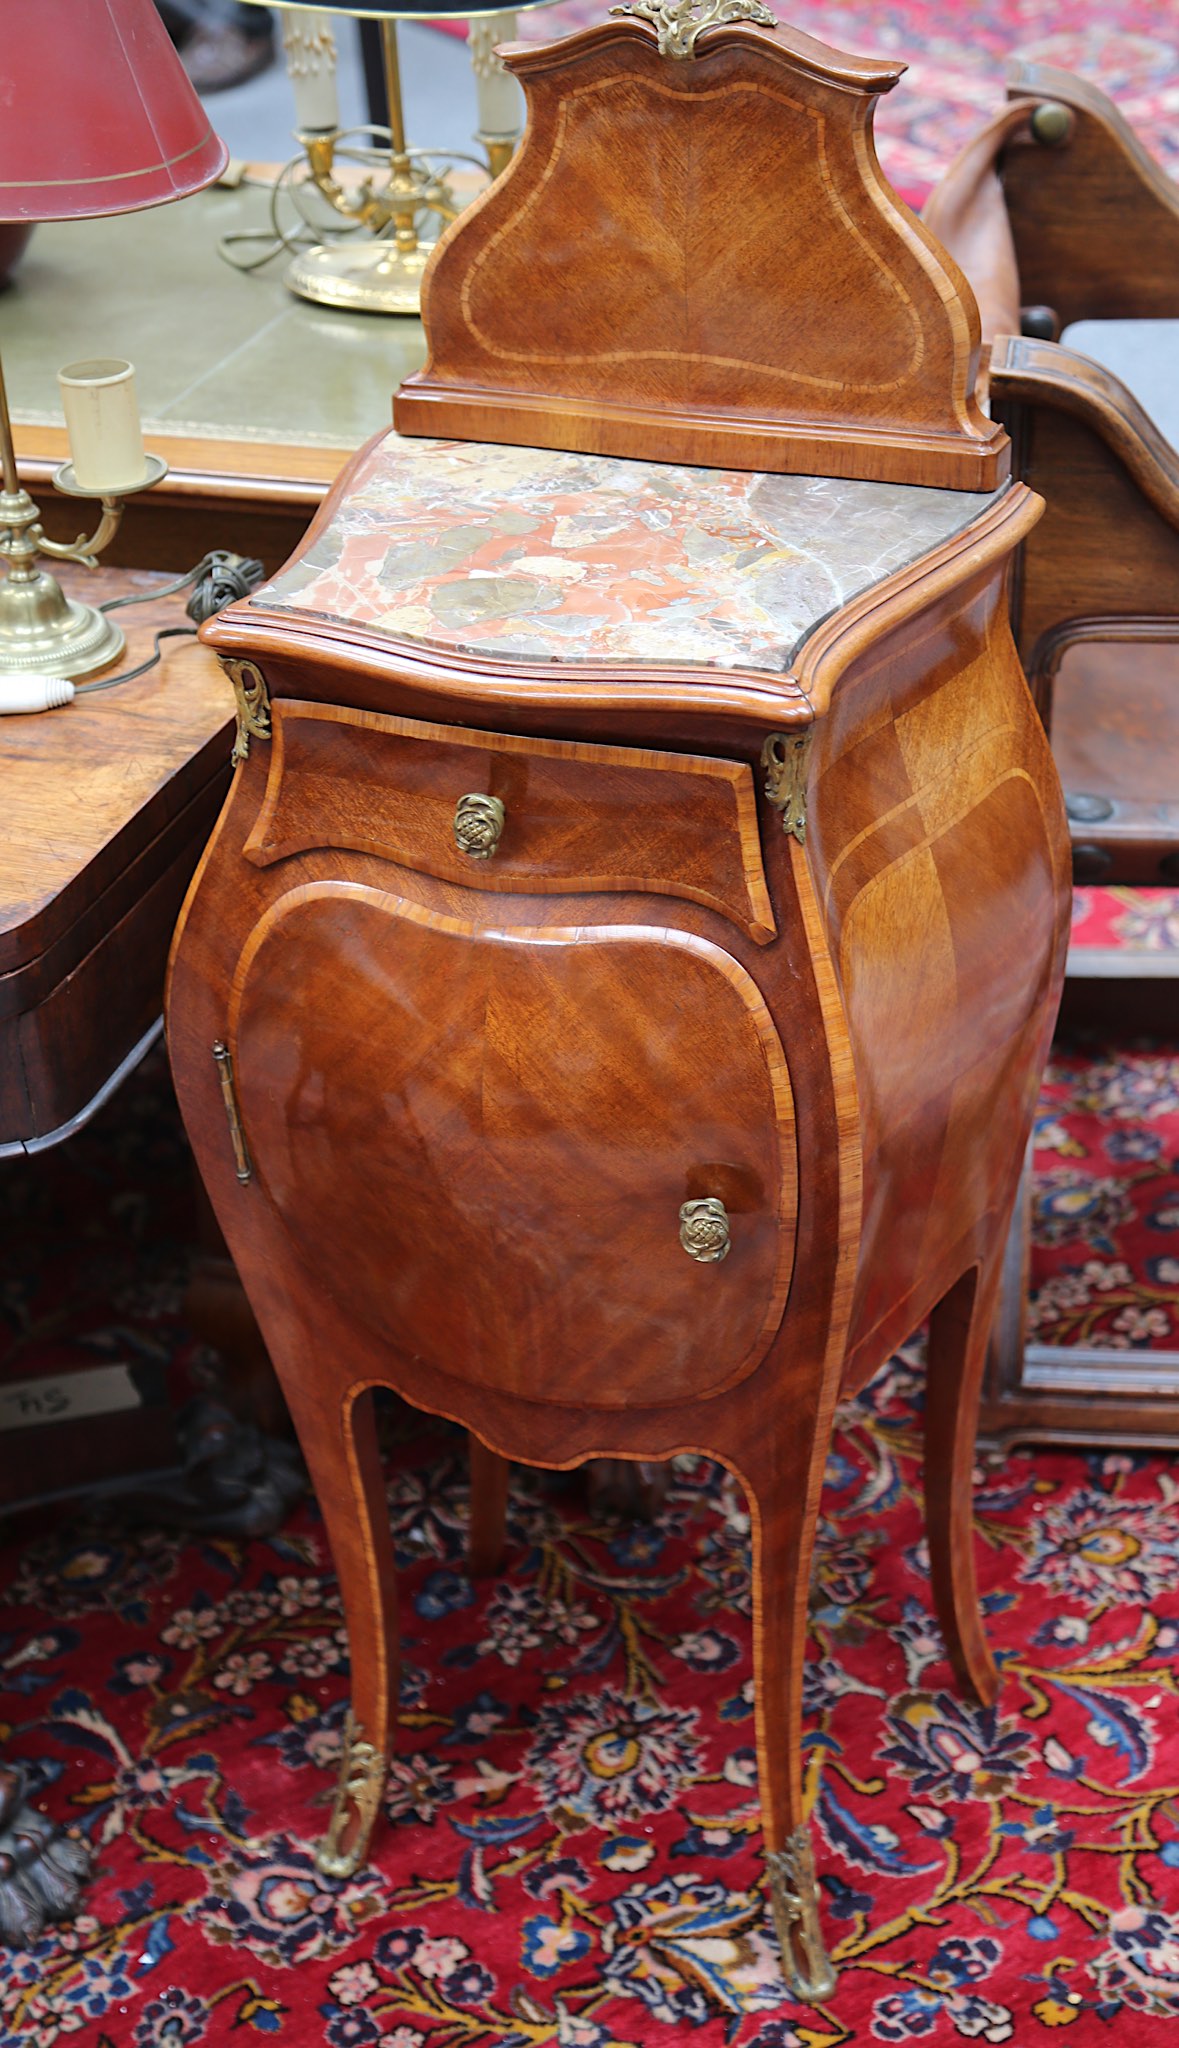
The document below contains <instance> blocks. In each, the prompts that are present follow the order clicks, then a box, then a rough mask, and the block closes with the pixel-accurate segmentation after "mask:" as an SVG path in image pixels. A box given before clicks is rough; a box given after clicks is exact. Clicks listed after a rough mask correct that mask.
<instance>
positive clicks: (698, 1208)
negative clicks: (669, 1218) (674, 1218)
mask: <svg viewBox="0 0 1179 2048" xmlns="http://www.w3.org/2000/svg"><path fill="white" fill-rule="evenodd" d="M680 1243H681V1244H682V1245H683V1247H684V1250H685V1251H686V1252H687V1254H688V1257H689V1258H690V1259H698V1260H699V1261H700V1263H701V1265H711V1264H712V1263H713V1262H714V1261H715V1260H717V1259H727V1258H728V1256H729V1248H730V1245H731V1244H732V1238H731V1236H730V1233H729V1219H728V1216H727V1215H726V1214H725V1205H724V1203H723V1202H722V1201H720V1200H719V1199H718V1197H717V1196H716V1195H704V1196H702V1197H701V1199H700V1200H699V1201H697V1202H685V1203H684V1205H683V1207H682V1208H681V1210H680Z"/></svg>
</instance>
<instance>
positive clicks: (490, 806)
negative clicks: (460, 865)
mask: <svg viewBox="0 0 1179 2048" xmlns="http://www.w3.org/2000/svg"><path fill="white" fill-rule="evenodd" d="M503 829H504V807H503V805H502V804H501V802H500V800H499V798H498V797H497V796H481V795H480V794H479V793H478V792H475V791H473V792H472V793H471V795H469V796H460V798H459V800H458V803H457V804H456V805H455V812H454V843H455V845H456V846H457V847H458V850H459V852H460V853H466V854H469V855H470V857H471V859H472V860H490V859H491V856H492V854H493V853H494V852H495V849H496V847H497V846H498V845H499V840H500V834H501V832H502V831H503Z"/></svg>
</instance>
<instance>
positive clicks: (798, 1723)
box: [749, 1430, 835, 2005]
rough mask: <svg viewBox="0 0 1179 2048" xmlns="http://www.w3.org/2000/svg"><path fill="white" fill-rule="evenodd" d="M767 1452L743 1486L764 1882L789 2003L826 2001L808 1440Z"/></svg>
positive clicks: (830, 1977) (829, 1975)
mask: <svg viewBox="0 0 1179 2048" xmlns="http://www.w3.org/2000/svg"><path fill="white" fill-rule="evenodd" d="M798 1437H799V1438H801V1439H802V1441H801V1442H798V1441H797V1440H796V1442H795V1443H794V1444H793V1445H791V1447H790V1450H789V1451H787V1450H785V1449H784V1448H783V1447H778V1450H777V1454H776V1455H775V1453H774V1451H773V1450H771V1455H770V1457H769V1458H768V1459H767V1461H766V1462H767V1469H766V1470H765V1471H764V1473H762V1474H759V1476H758V1478H757V1479H756V1480H755V1481H754V1480H751V1481H750V1482H749V1485H750V1507H751V1509H752V1511H753V1579H754V1632H753V1641H754V1673H753V1686H754V1704H755V1711H756V1716H757V1736H758V1744H757V1748H758V1780H759V1788H760V1793H761V1814H762V1831H763V1834H764V1837H765V1844H766V1873H767V1876H768V1879H769V1889H770V1902H771V1906H772V1910H773V1917H774V1927H775V1930H776V1932H777V1936H778V1942H779V1946H780V1948H781V1953H782V1974H783V1976H784V1978H785V1980H786V1982H787V1984H789V1986H790V1988H791V1990H792V1991H793V1993H794V1995H795V1997H796V1998H800V1999H803V2000H804V2001H805V2002H806V2003H807V2004H809V2005H814V2004H817V2003H819V2002H820V2001H822V2000H823V1999H826V1998H830V1996H831V1994H832V1992H833V1991H834V1989H835V1971H834V1969H833V1968H832V1965H831V1962H830V1959H829V1957H828V1955H827V1951H826V1948H825V1946H824V1943H823V1933H822V1927H821V1925H820V1919H819V1892H818V1885H817V1883H816V1879H815V1859H814V1851H813V1848H812V1845H811V1832H810V1824H809V1822H808V1821H807V1819H806V1818H805V1815H804V1812H803V1790H802V1679H803V1666H804V1663H805V1659H806V1640H807V1592H808V1587H809V1583H810V1570H811V1554H812V1550H813V1547H814V1533H815V1532H814V1512H813V1509H812V1508H811V1507H809V1506H808V1477H809V1475H808V1469H807V1465H808V1457H807V1453H809V1449H810V1445H809V1441H808V1440H807V1433H806V1432H805V1431H803V1430H799V1432H798Z"/></svg>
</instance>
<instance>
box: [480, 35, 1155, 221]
mask: <svg viewBox="0 0 1179 2048" xmlns="http://www.w3.org/2000/svg"><path fill="white" fill-rule="evenodd" d="M770 11H771V13H773V14H775V15H776V16H777V17H778V20H779V21H782V22H788V23H789V24H790V26H791V27H793V28H799V29H803V30H805V31H806V33H807V34H808V35H812V36H816V37H817V38H818V39H819V41H820V42H824V43H827V44H829V45H832V46H833V47H834V48H835V49H837V50H844V51H847V52H849V53H850V54H851V55H852V56H856V57H886V58H892V59H894V60H899V61H903V62H904V63H906V64H907V65H908V67H909V68H908V70H907V71H906V73H905V75H904V77H903V78H902V79H901V82H900V84H899V85H898V86H897V87H896V88H895V90H894V91H893V92H891V93H888V94H886V95H885V97H884V99H883V100H882V101H881V102H880V104H879V107H878V110H877V116H876V135H877V142H878V144H879V150H880V160H881V163H882V164H883V166H884V169H885V171H886V172H887V174H888V176H889V177H890V178H891V180H892V182H893V184H894V185H895V186H896V188H897V190H898V191H899V192H901V193H903V194H904V196H905V198H906V199H908V200H909V201H910V203H911V204H912V205H921V204H922V203H923V201H924V199H925V197H926V195H927V194H928V192H929V190H930V187H931V186H932V185H934V184H935V183H936V182H937V179H938V178H939V177H940V176H941V174H942V172H943V171H944V170H945V168H946V165H947V164H948V163H949V162H950V160H951V158H952V157H954V156H955V155H956V154H957V152H958V151H959V150H960V149H961V148H962V145H963V143H965V142H968V141H969V140H970V137H971V135H972V134H973V133H974V132H975V130H976V129H977V128H978V127H980V126H981V124H982V122H983V121H984V120H985V119H986V118H987V117H988V116H989V115H990V114H992V113H994V112H995V111H996V109H997V108H998V107H999V106H1001V105H1002V103H1003V100H1004V99H1005V97H1006V84H1005V80H1004V71H1005V67H1006V63H1007V59H1008V58H1009V57H1014V56H1020V57H1025V58H1030V59H1032V60H1034V61H1035V62H1036V63H1039V64H1055V65H1057V66H1058V67H1059V68H1060V69H1061V70H1064V71H1076V72H1079V73H1080V74H1081V76H1082V77H1084V78H1091V79H1092V80H1093V81H1094V83H1095V84H1097V85H1100V86H1101V87H1102V89H1103V91H1105V92H1107V93H1109V94H1110V95H1111V97H1112V98H1113V99H1114V100H1116V101H1117V104H1118V106H1119V107H1120V108H1121V111H1122V113H1123V114H1124V115H1125V117H1126V119H1127V120H1128V121H1129V122H1130V124H1131V126H1132V127H1133V128H1134V129H1136V130H1137V132H1138V134H1139V136H1140V137H1141V139H1142V141H1143V142H1144V143H1145V144H1146V147H1147V148H1148V149H1149V150H1150V151H1151V152H1152V154H1153V155H1154V156H1156V157H1157V158H1158V160H1159V162H1160V163H1162V164H1163V165H1164V167H1165V168H1166V169H1167V170H1169V171H1171V172H1179V131H1177V130H1176V125H1175V92H1176V86H1177V84H1179V19H1177V17H1176V14H1175V10H1174V9H1173V8H1168V7H1166V6H1164V5H1162V4H1160V0H1110V4H1108V5H1098V4H1097V0H986V4H984V5H981V6H974V7H971V8H970V10H969V13H967V11H966V10H965V9H964V8H963V6H962V5H961V0H884V4H883V5H881V4H870V0H832V4H830V5H828V4H827V0H774V4H772V5H771V10H770ZM608 14H609V0H560V4H559V5H558V6H555V7H538V8H536V9H534V10H533V11H532V12H530V13H527V14H522V15H521V16H520V19H519V28H518V33H519V36H520V38H521V40H522V41H525V42H550V41H552V40H553V39H554V38H556V37H557V36H561V35H568V34H569V33H570V32H571V31H572V30H573V29H578V28H588V27H590V26H591V25H592V24H593V23H595V22H600V21H604V20H606V19H608Z"/></svg>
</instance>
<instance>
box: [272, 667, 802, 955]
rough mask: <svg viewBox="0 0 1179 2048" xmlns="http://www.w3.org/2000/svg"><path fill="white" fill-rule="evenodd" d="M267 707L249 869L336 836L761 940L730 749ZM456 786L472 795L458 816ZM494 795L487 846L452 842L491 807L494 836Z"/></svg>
mask: <svg viewBox="0 0 1179 2048" xmlns="http://www.w3.org/2000/svg"><path fill="white" fill-rule="evenodd" d="M271 709H272V732H273V745H272V748H271V755H270V768H269V777H268V781H267V785H266V793H265V797H264V799H263V803H262V807H261V809H260V811H259V813H258V818H257V822H256V824H255V826H254V829H253V831H252V833H251V835H250V837H249V839H248V840H247V841H246V845H245V849H244V850H245V854H246V857H247V859H249V860H251V861H253V862H254V863H255V865H257V866H258V867H268V866H270V865H271V863H272V862H274V861H280V860H287V859H289V858H291V857H292V856H293V855H295V854H300V853H308V852H310V851H312V849H315V848H327V847H338V848H340V849H341V850H346V851H353V852H359V853H371V854H377V855H378V856H380V857H381V858H382V859H384V860H389V861H394V862H396V863H397V864H398V865H399V866H401V867H406V868H412V869H415V870H417V871H419V872H422V873H425V874H430V875H436V876H438V877H439V878H440V879H441V880H443V881H448V882H464V883H466V884H468V885H469V886H471V887H473V888H477V889H491V890H503V891H505V892H508V893H517V894H518V893H522V892H527V893H529V894H534V895H555V894H568V893H574V894H580V893H584V892H587V891H595V892H603V891H605V892H609V891H615V890H619V891H622V890H650V891H652V892H653V893H657V894H660V895H666V896H680V897H686V898H688V899H689V900H690V901H691V902H693V903H702V904H704V905H705V906H706V908H708V909H709V910H715V911H718V912H719V913H720V915H721V916H722V917H726V918H728V919H730V920H731V922H732V923H734V924H736V925H738V926H739V927H740V929H741V930H742V931H744V932H746V933H747V934H748V935H749V937H750V938H752V939H754V940H756V941H757V942H758V944H760V945H765V944H767V943H768V942H769V940H771V939H772V938H773V937H774V935H775V926H774V918H773V912H772V911H771V908H770V901H769V895H768V892H767V889H766V881H765V874H764V870H763V867H762V856H761V841H760V837H759V833H758V821H757V806H756V798H755V794H754V784H753V775H752V772H751V770H750V769H749V768H748V767H747V766H745V764H744V763H743V762H739V761H717V760H711V759H704V758H701V757H700V756H698V755H693V754H660V753H651V752H646V751H642V750H640V749H638V748H630V747H601V746H593V745H589V744H584V743H581V742H577V741H567V740H542V739H518V738H516V737H515V736H514V735H511V734H507V733H485V732H475V731H472V730H470V729H468V728H466V727H462V726H444V725H427V724H423V723H420V722H419V721H417V720H415V719H408V718H392V717H386V716H383V715H382V714H380V713H378V712H371V711H352V710H346V709H344V708H342V707H340V706H336V705H323V704H304V703H296V702H293V701H289V700H283V699H279V700H277V701H276V702H275V703H274V704H273V705H272V707H271ZM488 798H491V799H494V805H492V806H488V805H487V803H486V799H488ZM464 799H475V801H474V802H473V803H466V804H464V810H463V813H462V814H461V815H460V814H459V805H460V803H462V802H463V800H464ZM480 800H482V801H480ZM499 807H502V824H501V826H500V830H499V836H498V840H497V842H496V843H495V845H494V847H493V848H492V849H491V850H490V851H489V852H488V851H480V852H477V853H472V852H468V851H465V850H464V849H463V845H462V844H461V843H460V840H461V839H462V838H463V837H464V836H465V834H466V832H467V829H468V826H467V821H468V819H470V818H474V819H475V820H476V821H478V820H479V819H480V817H481V816H482V817H483V818H490V819H491V820H492V821H493V822H492V824H491V826H490V828H489V829H490V832H491V834H492V835H494V831H495V825H496V823H498V822H499V821H500V817H501V812H500V809H499ZM471 829H472V830H473V831H477V830H478V823H476V825H475V826H474V827H473V828H471ZM456 835H458V836H456Z"/></svg>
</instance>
